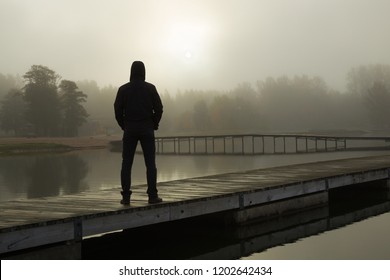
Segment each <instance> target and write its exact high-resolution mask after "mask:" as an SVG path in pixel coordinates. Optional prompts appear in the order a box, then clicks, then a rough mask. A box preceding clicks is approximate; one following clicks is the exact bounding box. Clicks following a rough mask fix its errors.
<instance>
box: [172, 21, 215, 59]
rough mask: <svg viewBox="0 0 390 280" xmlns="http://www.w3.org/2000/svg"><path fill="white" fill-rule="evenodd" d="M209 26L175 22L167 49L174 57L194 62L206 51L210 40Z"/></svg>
mask: <svg viewBox="0 0 390 280" xmlns="http://www.w3.org/2000/svg"><path fill="white" fill-rule="evenodd" d="M208 37H209V30H208V26H207V25H205V24H204V23H200V22H175V23H173V24H172V25H171V27H170V29H169V33H168V36H167V37H166V38H167V44H166V45H167V49H168V51H169V52H170V53H171V55H172V56H174V57H176V58H177V59H184V60H185V61H190V60H191V61H193V60H194V59H195V58H196V57H197V58H198V57H199V56H200V55H201V53H202V52H204V50H205V49H206V46H207V42H208V40H209V38H208Z"/></svg>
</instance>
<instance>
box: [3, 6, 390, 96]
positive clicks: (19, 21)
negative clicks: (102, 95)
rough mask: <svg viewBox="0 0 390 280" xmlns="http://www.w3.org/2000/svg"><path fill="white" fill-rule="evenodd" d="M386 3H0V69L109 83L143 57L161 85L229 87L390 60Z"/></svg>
mask: <svg viewBox="0 0 390 280" xmlns="http://www.w3.org/2000/svg"><path fill="white" fill-rule="evenodd" d="M389 10H390V2H389V1H387V0H343V1H338V0H326V1H325V0H242V1H235V0H213V1H209V0H207V1H206V0H196V1H195V0H193V1H191V0H187V1H181V0H164V1H158V0H144V1H131V0H112V1H93V0H83V1H77V0H58V1H51V0H35V1H29V0H1V1H0V34H1V41H2V44H1V52H0V61H1V63H0V73H3V74H8V73H9V74H13V75H16V74H21V75H22V74H23V73H25V72H26V71H27V70H28V69H29V67H30V66H31V65H34V64H41V65H46V66H48V67H49V68H51V69H54V70H55V71H57V72H58V73H61V75H62V76H63V77H64V78H66V79H70V80H83V79H88V80H96V81H97V82H98V83H99V84H100V85H103V86H105V85H109V84H112V85H114V86H117V85H119V84H121V83H123V82H125V81H127V80H128V76H129V67H130V63H131V61H133V60H143V61H144V62H145V64H146V66H147V70H148V72H147V79H148V80H150V81H152V82H153V83H155V84H156V86H157V87H158V88H159V89H161V91H164V90H168V91H170V92H174V91H176V90H177V89H182V90H183V89H198V90H211V89H218V90H219V89H225V90H226V89H231V88H233V87H235V86H236V85H237V84H238V83H241V82H250V83H255V82H256V81H257V80H262V79H265V78H266V77H268V76H273V77H277V76H283V75H288V76H291V75H302V74H305V75H310V76H320V77H322V78H324V80H325V81H326V82H327V83H328V85H329V86H330V87H332V88H334V89H337V90H344V88H345V75H346V73H347V72H348V70H349V69H350V68H351V67H354V66H358V65H366V64H376V63H382V64H388V63H390V55H389V52H388V50H389V49H390V36H389V35H388V30H387V27H388V26H390V17H389V16H388V11H389Z"/></svg>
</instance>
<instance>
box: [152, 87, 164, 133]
mask: <svg viewBox="0 0 390 280" xmlns="http://www.w3.org/2000/svg"><path fill="white" fill-rule="evenodd" d="M162 114H163V105H162V102H161V98H160V95H159V94H158V92H157V90H155V92H154V94H153V122H154V129H155V130H157V129H158V126H159V123H160V120H161V117H162Z"/></svg>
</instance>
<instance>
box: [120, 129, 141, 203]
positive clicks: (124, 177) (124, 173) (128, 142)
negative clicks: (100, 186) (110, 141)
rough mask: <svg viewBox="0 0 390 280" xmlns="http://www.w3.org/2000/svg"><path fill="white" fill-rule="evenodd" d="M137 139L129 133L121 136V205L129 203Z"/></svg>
mask: <svg viewBox="0 0 390 280" xmlns="http://www.w3.org/2000/svg"><path fill="white" fill-rule="evenodd" d="M137 143H138V139H137V137H136V135H132V134H131V133H129V132H124V134H123V150H122V169H121V184H122V192H121V193H122V197H123V200H122V201H121V202H123V203H122V204H129V203H130V195H131V190H130V188H131V168H132V166H133V161H134V154H135V149H136V148H137Z"/></svg>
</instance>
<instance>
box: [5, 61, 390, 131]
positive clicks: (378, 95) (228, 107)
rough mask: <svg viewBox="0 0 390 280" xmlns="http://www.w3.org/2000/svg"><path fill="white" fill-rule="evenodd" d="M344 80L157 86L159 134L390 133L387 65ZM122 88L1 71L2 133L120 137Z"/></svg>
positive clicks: (355, 71)
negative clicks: (341, 83)
mask: <svg viewBox="0 0 390 280" xmlns="http://www.w3.org/2000/svg"><path fill="white" fill-rule="evenodd" d="M150 82H152V83H153V81H150ZM346 85H347V86H346V90H345V92H339V91H336V90H334V89H332V88H330V87H329V86H328V85H327V84H326V82H325V81H324V80H323V79H322V78H321V77H316V76H308V75H296V76H294V77H287V76H281V77H268V78H266V79H263V80H258V81H257V82H256V83H255V84H251V83H248V82H242V83H240V84H238V85H237V86H236V87H235V88H233V89H231V90H229V91H220V90H217V89H216V90H196V89H188V90H184V91H177V92H168V91H166V90H164V89H159V88H158V85H156V87H157V89H158V90H160V92H159V93H160V96H161V99H162V102H163V105H164V113H163V118H162V121H161V124H160V129H159V131H158V135H161V136H173V135H195V134H239V133H270V132H272V133H292V132H295V133H318V134H324V133H327V134H363V133H366V134H367V133H371V134H385V133H387V132H388V131H390V130H389V129H390V122H389V119H390V110H389V109H388V108H389V105H390V65H382V64H375V65H361V66H357V67H353V68H351V70H350V71H349V72H348V73H346ZM118 86H119V85H116V86H112V85H110V86H103V87H101V86H99V85H98V83H97V82H96V81H93V80H81V81H70V80H63V79H62V78H61V76H60V75H59V74H57V73H56V72H55V71H54V70H51V69H49V68H47V67H46V66H42V65H33V66H31V69H30V70H29V71H28V72H26V73H25V74H23V76H22V77H20V76H13V75H7V74H0V135H2V136H66V137H73V136H78V135H83V136H91V135H113V134H119V133H120V129H119V127H118V126H117V124H116V122H115V118H114V112H113V102H114V99H115V95H116V91H117V88H118Z"/></svg>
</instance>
